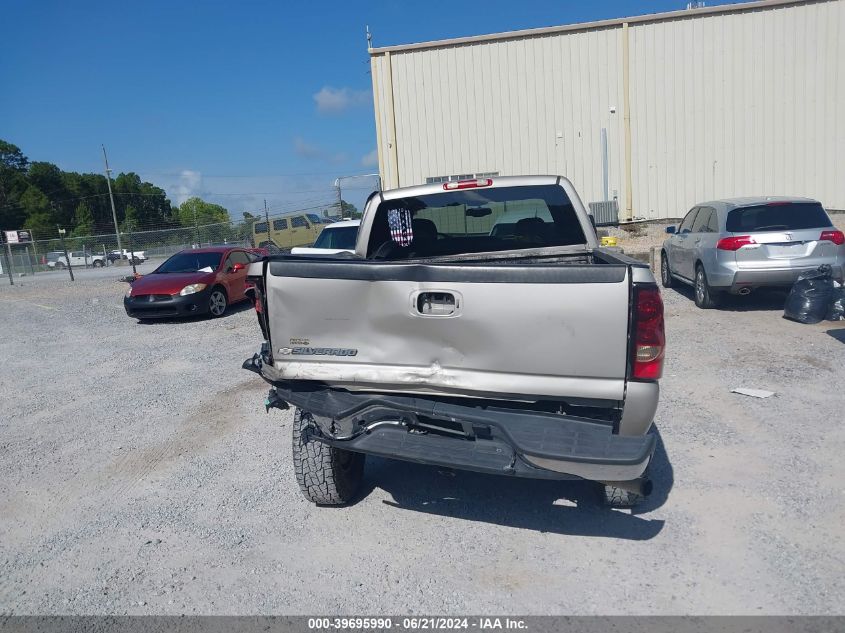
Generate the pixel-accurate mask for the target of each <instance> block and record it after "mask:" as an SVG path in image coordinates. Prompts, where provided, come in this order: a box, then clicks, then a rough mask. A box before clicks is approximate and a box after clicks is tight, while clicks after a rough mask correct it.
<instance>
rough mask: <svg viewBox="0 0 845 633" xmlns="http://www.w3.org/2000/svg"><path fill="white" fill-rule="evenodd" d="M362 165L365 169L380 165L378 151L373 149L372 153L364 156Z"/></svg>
mask: <svg viewBox="0 0 845 633" xmlns="http://www.w3.org/2000/svg"><path fill="white" fill-rule="evenodd" d="M361 164H362V165H363V166H364V167H376V166H377V165H378V150H377V149H373V151H372V152H369V153H367V154H364V156H362V157H361Z"/></svg>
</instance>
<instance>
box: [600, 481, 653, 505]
mask: <svg viewBox="0 0 845 633" xmlns="http://www.w3.org/2000/svg"><path fill="white" fill-rule="evenodd" d="M599 485H600V486H601V489H602V503H604V505H606V506H609V507H611V508H633V507H634V506H636V505H639V504H640V502H641V501H642V500H643V499H645V497H643V496H642V495H638V494H637V493H636V492H629V491H627V490H622V488H617V487H616V486H608V485H605V484H599Z"/></svg>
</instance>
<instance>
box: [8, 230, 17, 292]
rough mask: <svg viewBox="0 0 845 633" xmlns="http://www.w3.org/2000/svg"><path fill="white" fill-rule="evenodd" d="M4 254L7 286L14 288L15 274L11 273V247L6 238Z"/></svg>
mask: <svg viewBox="0 0 845 633" xmlns="http://www.w3.org/2000/svg"><path fill="white" fill-rule="evenodd" d="M6 253H8V257H7V258H6V264H7V266H6V272H7V273H8V275H9V284H10V285H12V286H14V285H15V280H14V276H15V274H14V273H13V272H12V247H11V245H10V244H9V239H8V237H7V238H6Z"/></svg>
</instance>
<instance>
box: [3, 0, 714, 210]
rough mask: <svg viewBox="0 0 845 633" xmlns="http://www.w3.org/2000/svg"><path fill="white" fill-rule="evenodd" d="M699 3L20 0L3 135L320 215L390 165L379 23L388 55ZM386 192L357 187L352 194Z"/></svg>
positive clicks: (42, 149)
mask: <svg viewBox="0 0 845 633" xmlns="http://www.w3.org/2000/svg"><path fill="white" fill-rule="evenodd" d="M707 4H708V5H713V4H724V2H708V3H707ZM684 6H685V0H644V1H642V2H623V1H621V0H603V1H602V2H592V1H590V2H587V1H584V2H570V1H563V0H558V1H551V0H547V1H545V2H542V1H536V0H519V1H518V2H517V1H514V0H508V1H505V0H487V1H486V2H483V3H477V2H455V1H453V2H439V1H430V2H426V3H419V2H410V1H408V2H404V1H399V0H393V1H389V0H376V1H372V2H353V1H349V2H296V3H293V2H270V1H267V2H259V1H243V2H235V1H231V0H230V1H228V2H220V1H208V2H199V1H197V2H176V1H173V0H147V1H143V2H141V1H138V0H132V1H127V2H121V3H115V2H109V3H106V2H98V1H92V2H81V3H77V2H67V1H66V0H63V1H57V0H49V1H41V2H39V1H32V0H4V2H3V15H4V22H5V23H6V28H5V29H4V38H3V40H2V42H0V138H3V139H5V140H8V141H10V142H12V143H14V144H16V145H18V146H19V147H21V149H23V151H24V153H26V154H27V156H29V158H30V159H31V160H46V161H50V162H53V163H56V164H57V165H59V166H60V167H61V168H63V169H66V170H73V171H101V170H102V156H101V154H100V144H101V143H104V144H105V145H106V147H107V149H108V152H109V160H110V163H111V166H112V168H113V169H114V170H115V171H116V172H119V171H134V172H137V173H139V174H141V175H142V177H144V178H145V179H147V180H150V181H151V182H154V183H156V184H158V185H159V186H162V187H164V188H165V189H166V190H167V191H168V194H169V195H170V197H171V200H173V201H174V202H179V201H180V200H182V199H184V198H185V197H186V196H188V195H192V194H196V195H200V196H202V197H204V198H205V199H208V200H212V201H214V202H218V203H220V204H223V205H224V206H226V207H227V208H228V209H229V210H230V212H231V213H232V215H233V216H234V217H236V218H237V217H240V215H241V212H242V211H244V210H249V211H256V210H258V208H260V207H261V206H262V205H263V199H265V198H266V199H267V202H268V205H269V206H270V208H271V209H272V210H273V211H276V212H281V211H286V210H292V209H295V208H297V207H306V206H307V207H310V206H317V207H318V206H320V205H322V204H326V203H328V202H330V201H331V200H332V196H333V195H334V194H333V190H332V183H333V181H334V179H335V177H337V176H345V175H351V174H362V173H367V172H372V171H377V166H376V164H375V160H374V153H373V152H374V150H375V125H374V122H373V111H372V98H371V93H370V88H371V84H370V75H369V62H368V59H369V58H368V56H367V51H366V39H365V35H364V34H365V26H366V25H369V27H370V30H371V32H372V33H373V43H374V45H375V46H387V45H391V44H403V43H409V42H419V41H425V40H435V39H443V38H449V37H458V36H464V35H478V34H482V33H494V32H499V31H506V30H514V29H521V28H531V27H541V26H550V25H557V24H568V23H574V22H584V21H589V20H598V19H604V18H611V17H622V16H629V15H639V14H643V13H654V12H659V11H671V10H675V9H681V8H684ZM353 187H356V188H355V189H353ZM371 187H372V183H371V182H368V181H367V180H357V181H349V182H348V183H346V184H345V191H346V192H347V193H345V195H344V198H345V199H348V200H350V201H352V202H353V203H355V204H357V205H359V206H360V203H361V202H362V201H363V199H364V198H365V197H366V194H367V193H368V191H369V189H370V188H371ZM347 194H348V195H347Z"/></svg>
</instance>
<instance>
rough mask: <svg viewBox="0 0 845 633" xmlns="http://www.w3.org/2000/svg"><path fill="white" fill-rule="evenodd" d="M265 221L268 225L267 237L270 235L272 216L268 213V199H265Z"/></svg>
mask: <svg viewBox="0 0 845 633" xmlns="http://www.w3.org/2000/svg"><path fill="white" fill-rule="evenodd" d="M264 221H265V222H266V223H267V235H268V239H269V235H270V214H269V213H268V212H267V198H264Z"/></svg>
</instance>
